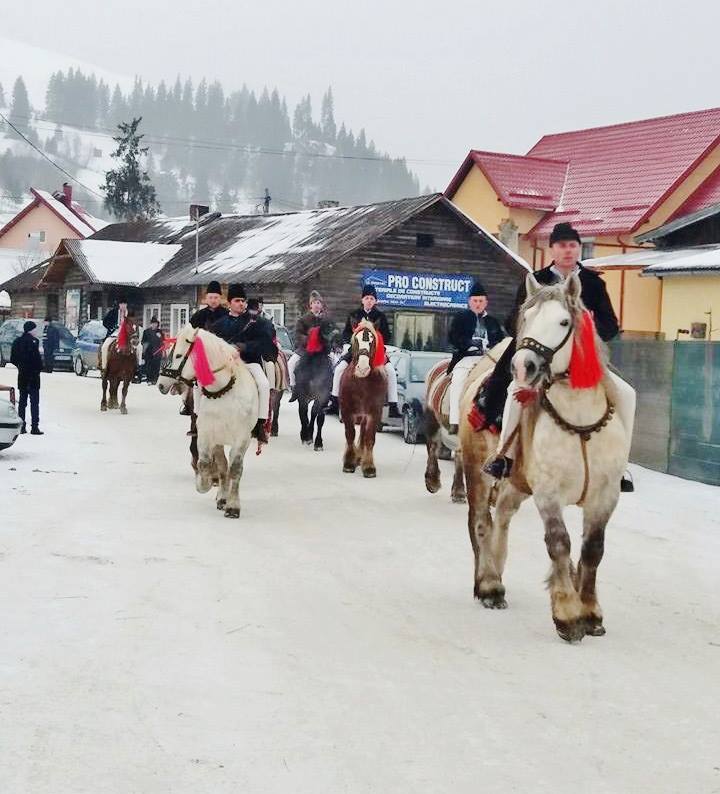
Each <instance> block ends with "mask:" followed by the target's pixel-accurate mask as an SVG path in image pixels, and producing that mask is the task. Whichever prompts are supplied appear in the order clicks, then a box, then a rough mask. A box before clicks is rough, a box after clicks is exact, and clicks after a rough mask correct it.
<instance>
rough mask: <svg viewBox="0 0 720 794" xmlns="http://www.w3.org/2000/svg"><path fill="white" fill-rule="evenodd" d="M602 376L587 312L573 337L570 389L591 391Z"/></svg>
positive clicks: (593, 328) (584, 313) (593, 324)
mask: <svg viewBox="0 0 720 794" xmlns="http://www.w3.org/2000/svg"><path fill="white" fill-rule="evenodd" d="M602 376H603V369H602V364H601V363H600V356H599V355H598V350H597V345H596V344H595V323H594V322H593V318H592V315H591V314H590V312H589V311H584V312H583V313H582V319H581V320H580V328H579V329H576V331H575V335H574V336H573V346H572V355H571V356H570V387H571V388H573V389H592V388H594V387H595V386H597V385H598V383H600V381H601V380H602Z"/></svg>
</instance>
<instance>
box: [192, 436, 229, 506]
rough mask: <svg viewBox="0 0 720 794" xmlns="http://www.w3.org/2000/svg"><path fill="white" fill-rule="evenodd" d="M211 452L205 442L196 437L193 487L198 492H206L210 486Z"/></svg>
mask: <svg viewBox="0 0 720 794" xmlns="http://www.w3.org/2000/svg"><path fill="white" fill-rule="evenodd" d="M213 452H214V450H213V449H212V448H211V447H210V446H209V445H208V444H207V442H206V441H204V440H203V439H202V438H199V437H198V462H197V471H196V472H195V488H196V489H197V492H198V493H207V492H208V491H209V490H210V489H211V488H212V480H213V471H214V469H213ZM223 454H224V453H223Z"/></svg>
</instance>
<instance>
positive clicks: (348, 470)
mask: <svg viewBox="0 0 720 794" xmlns="http://www.w3.org/2000/svg"><path fill="white" fill-rule="evenodd" d="M355 468H356V467H355V466H343V471H344V472H345V474H355Z"/></svg>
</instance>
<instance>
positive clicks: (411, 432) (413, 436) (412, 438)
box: [402, 405, 418, 444]
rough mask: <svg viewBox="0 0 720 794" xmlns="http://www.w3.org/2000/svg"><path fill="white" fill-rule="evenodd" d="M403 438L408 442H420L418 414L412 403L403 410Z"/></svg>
mask: <svg viewBox="0 0 720 794" xmlns="http://www.w3.org/2000/svg"><path fill="white" fill-rule="evenodd" d="M402 431H403V440H404V441H405V443H406V444H417V442H418V415H417V411H416V410H415V409H414V408H413V406H412V405H408V406H407V407H406V408H405V410H404V411H403V418H402Z"/></svg>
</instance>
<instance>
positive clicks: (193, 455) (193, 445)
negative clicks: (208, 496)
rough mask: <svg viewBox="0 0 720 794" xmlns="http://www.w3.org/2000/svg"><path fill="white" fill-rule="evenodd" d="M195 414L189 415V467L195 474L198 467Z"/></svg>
mask: <svg viewBox="0 0 720 794" xmlns="http://www.w3.org/2000/svg"><path fill="white" fill-rule="evenodd" d="M198 457H199V455H198V443H197V414H191V415H190V465H191V466H192V467H193V471H194V472H196V473H197V467H198Z"/></svg>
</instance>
